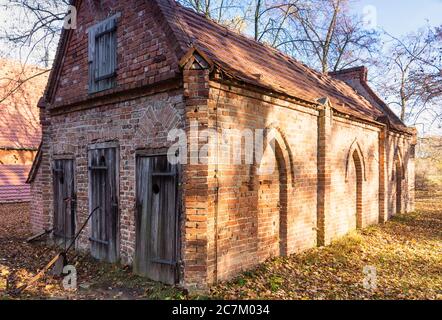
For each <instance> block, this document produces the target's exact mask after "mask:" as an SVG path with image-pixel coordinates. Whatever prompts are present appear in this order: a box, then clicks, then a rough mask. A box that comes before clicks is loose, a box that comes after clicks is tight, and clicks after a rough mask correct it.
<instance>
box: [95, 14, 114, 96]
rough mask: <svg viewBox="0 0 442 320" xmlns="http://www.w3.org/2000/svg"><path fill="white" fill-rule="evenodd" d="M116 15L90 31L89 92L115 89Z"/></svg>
mask: <svg viewBox="0 0 442 320" xmlns="http://www.w3.org/2000/svg"><path fill="white" fill-rule="evenodd" d="M118 17H119V15H114V16H112V17H110V18H108V19H106V20H104V21H102V22H100V23H99V24H97V25H95V26H93V27H91V28H90V29H89V31H88V32H89V52H88V57H89V58H88V59H89V61H88V62H89V92H90V93H95V92H99V91H104V90H108V89H111V88H113V87H115V85H116V71H117V32H116V31H117V19H118Z"/></svg>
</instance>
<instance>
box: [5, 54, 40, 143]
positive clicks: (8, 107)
mask: <svg viewBox="0 0 442 320" xmlns="http://www.w3.org/2000/svg"><path fill="white" fill-rule="evenodd" d="M42 72H44V70H42V69H39V68H36V67H25V68H23V67H22V66H21V65H20V64H19V63H18V62H14V61H10V60H4V59H0V148H3V149H4V148H7V149H8V148H9V149H37V148H38V145H39V144H40V140H41V129H40V124H39V123H40V121H39V109H38V107H37V103H38V100H39V98H40V97H41V96H42V94H43V91H44V87H45V85H46V81H47V74H43V75H41V76H38V77H35V78H32V79H30V80H27V79H29V78H30V77H32V76H34V75H37V74H40V73H42Z"/></svg>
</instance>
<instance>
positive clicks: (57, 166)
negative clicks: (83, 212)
mask: <svg viewBox="0 0 442 320" xmlns="http://www.w3.org/2000/svg"><path fill="white" fill-rule="evenodd" d="M74 180H75V179H74V161H73V160H56V161H54V165H53V190H54V223H53V225H54V240H55V242H56V243H57V244H59V245H65V246H66V245H67V246H68V245H70V243H71V241H72V240H73V238H74V234H75V207H76V198H75V182H74Z"/></svg>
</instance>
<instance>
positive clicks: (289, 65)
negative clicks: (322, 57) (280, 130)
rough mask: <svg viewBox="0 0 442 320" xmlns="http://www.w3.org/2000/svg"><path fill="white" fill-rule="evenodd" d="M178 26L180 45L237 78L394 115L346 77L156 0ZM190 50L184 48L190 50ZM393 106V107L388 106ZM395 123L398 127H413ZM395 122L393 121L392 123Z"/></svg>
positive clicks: (372, 115)
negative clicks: (197, 51)
mask: <svg viewBox="0 0 442 320" xmlns="http://www.w3.org/2000/svg"><path fill="white" fill-rule="evenodd" d="M156 2H157V3H159V5H160V6H161V7H162V8H163V12H165V13H164V15H165V18H166V19H167V20H168V22H169V25H171V26H172V29H173V30H175V34H176V36H177V38H178V40H179V43H180V44H183V43H186V44H187V49H188V47H189V46H190V43H191V44H192V45H193V46H195V47H197V48H198V49H200V50H202V51H203V52H204V53H205V54H206V55H207V56H208V57H209V58H210V59H211V60H212V61H213V62H214V63H215V64H216V65H217V66H218V67H220V68H221V69H222V70H223V71H225V72H227V73H228V74H229V75H231V76H233V77H234V78H236V79H238V80H241V81H244V82H246V83H250V84H255V85H258V86H263V87H266V88H269V89H271V90H274V91H277V92H280V93H284V94H288V95H290V96H293V97H296V98H299V99H302V100H305V101H308V102H312V103H317V100H318V99H320V98H325V97H328V98H329V99H330V101H331V103H332V105H333V107H334V109H336V110H337V111H338V112H342V113H344V114H347V115H352V116H356V117H359V118H362V119H369V120H374V121H380V120H382V119H383V117H387V118H388V119H390V118H392V115H391V113H389V112H385V111H384V110H382V109H380V108H378V107H377V106H375V105H373V104H371V103H370V102H369V101H368V100H366V99H365V98H364V97H363V96H361V95H359V94H358V93H357V92H356V91H355V90H354V89H353V88H352V87H350V86H349V85H348V84H346V83H345V82H344V81H340V80H338V79H335V78H333V77H331V76H329V75H326V74H322V73H319V72H317V71H315V70H313V69H311V68H309V67H307V66H306V65H304V64H302V63H300V62H299V61H297V60H295V59H293V58H291V57H289V56H287V55H285V54H283V53H281V52H280V51H278V50H276V49H274V48H271V47H269V46H266V45H263V44H261V43H259V42H257V41H255V40H253V39H251V38H248V37H246V36H243V35H240V34H238V33H236V32H234V31H231V30H229V29H227V28H226V27H223V26H221V25H219V24H217V23H215V22H213V21H211V20H208V19H207V18H205V17H204V16H203V15H200V14H198V13H195V12H194V11H193V10H190V9H187V8H184V7H183V6H181V5H179V4H177V3H175V1H173V0H156ZM185 49H186V48H183V50H185ZM387 108H388V107H387ZM396 120H397V118H394V119H393V118H392V119H390V121H391V122H392V123H394V124H395V129H398V130H404V131H408V129H407V128H406V126H405V125H404V124H402V123H398V122H397V121H396ZM390 124H391V123H390Z"/></svg>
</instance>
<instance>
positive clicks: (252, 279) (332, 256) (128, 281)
mask: <svg viewBox="0 0 442 320" xmlns="http://www.w3.org/2000/svg"><path fill="white" fill-rule="evenodd" d="M28 212H29V208H28V207H27V206H26V205H2V206H0V300H1V299H123V300H124V299H130V300H133V299H207V298H209V299H211V298H216V299H296V300H312V299H313V300H316V299H321V300H323V299H358V300H360V299H400V300H403V299H438V300H442V192H430V193H426V194H420V195H419V200H418V203H417V211H416V212H415V213H412V214H409V215H406V216H400V217H396V218H394V219H393V220H392V221H390V222H388V223H387V224H385V225H382V226H375V227H371V228H368V229H365V230H362V231H358V232H354V233H353V234H351V235H349V236H348V237H345V238H343V239H342V240H339V241H337V242H335V243H334V244H332V245H331V246H329V247H326V248H317V249H312V250H309V251H307V252H305V253H303V254H299V255H294V256H291V257H289V258H277V259H273V260H269V261H268V262H267V263H265V264H263V265H261V266H260V267H259V268H257V269H255V270H253V271H250V272H246V273H244V274H242V275H240V276H239V277H237V278H236V279H234V280H233V281H231V282H229V283H222V284H220V285H218V286H215V287H213V288H212V289H211V291H210V294H209V296H204V297H202V296H192V297H189V296H187V295H186V293H185V292H184V291H183V290H180V289H178V288H172V287H168V286H164V285H161V284H158V283H154V282H151V281H149V280H146V279H143V278H140V277H137V276H135V275H133V274H132V273H131V269H130V268H129V267H124V266H111V265H107V264H102V263H97V262H96V261H94V260H92V259H91V258H89V257H87V256H72V254H71V255H70V256H69V260H70V264H73V265H75V267H76V268H77V272H78V290H77V291H75V292H68V291H66V290H64V289H63V286H62V279H61V278H57V277H52V276H49V275H48V276H45V277H43V278H42V279H41V280H40V281H38V282H37V283H36V284H35V285H33V286H31V287H30V288H27V289H26V290H25V291H24V292H23V293H21V294H20V295H14V294H13V293H12V291H13V290H11V289H14V288H16V287H19V286H20V285H22V284H24V283H26V282H27V280H28V279H29V278H31V277H32V276H34V275H35V274H36V273H37V272H38V270H41V268H43V267H44V266H45V265H46V263H47V262H49V261H50V260H51V259H52V257H53V256H55V255H56V254H57V253H58V251H57V250H56V249H55V248H53V247H47V246H45V245H44V244H32V245H31V244H27V243H26V242H25V240H26V239H27V238H28V237H29V236H30V235H31V234H30V232H29V223H28ZM367 268H369V269H367ZM364 270H365V272H373V270H375V271H376V277H375V279H376V280H375V282H373V281H371V280H369V284H373V283H374V284H375V287H373V286H372V287H371V288H370V289H367V288H366V287H365V286H364V280H366V279H367V273H364ZM367 270H371V271H367ZM368 279H370V278H368Z"/></svg>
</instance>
